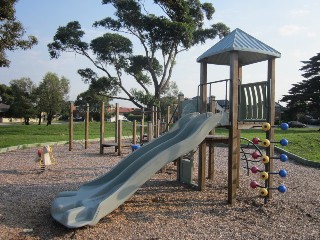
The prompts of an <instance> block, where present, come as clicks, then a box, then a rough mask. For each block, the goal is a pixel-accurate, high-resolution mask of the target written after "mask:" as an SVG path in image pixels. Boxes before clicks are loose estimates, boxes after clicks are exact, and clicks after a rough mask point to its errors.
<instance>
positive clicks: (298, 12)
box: [290, 9, 309, 17]
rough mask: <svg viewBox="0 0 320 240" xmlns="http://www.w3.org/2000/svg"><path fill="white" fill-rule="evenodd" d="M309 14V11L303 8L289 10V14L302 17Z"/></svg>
mask: <svg viewBox="0 0 320 240" xmlns="http://www.w3.org/2000/svg"><path fill="white" fill-rule="evenodd" d="M308 14H309V11H307V10H303V9H294V10H291V11H290V15H291V16H293V17H304V16H307V15H308Z"/></svg>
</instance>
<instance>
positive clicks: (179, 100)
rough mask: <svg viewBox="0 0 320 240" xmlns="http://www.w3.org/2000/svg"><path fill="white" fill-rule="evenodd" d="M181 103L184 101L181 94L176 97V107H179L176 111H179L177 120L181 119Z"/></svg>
mask: <svg viewBox="0 0 320 240" xmlns="http://www.w3.org/2000/svg"><path fill="white" fill-rule="evenodd" d="M183 101H184V95H183V94H182V93H181V94H179V95H178V104H179V105H178V106H179V109H178V110H179V112H178V113H179V114H178V117H179V118H181V116H182V110H183V109H182V102H183Z"/></svg>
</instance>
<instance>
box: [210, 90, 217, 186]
mask: <svg viewBox="0 0 320 240" xmlns="http://www.w3.org/2000/svg"><path fill="white" fill-rule="evenodd" d="M210 111H211V112H212V113H215V112H216V98H215V96H211V101H210ZM215 132H216V129H215V128H213V129H212V130H211V131H210V135H214V134H215ZM208 178H209V179H211V180H213V178H214V143H213V142H212V141H210V143H209V163H208Z"/></svg>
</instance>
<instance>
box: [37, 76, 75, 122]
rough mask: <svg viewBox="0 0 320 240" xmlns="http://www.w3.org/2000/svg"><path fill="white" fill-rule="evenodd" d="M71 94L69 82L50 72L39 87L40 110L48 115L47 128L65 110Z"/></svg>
mask: <svg viewBox="0 0 320 240" xmlns="http://www.w3.org/2000/svg"><path fill="white" fill-rule="evenodd" d="M68 93H69V80H68V79H66V78H65V77H61V78H60V79H59V77H58V76H57V75H56V74H55V73H51V72H48V73H47V74H46V75H45V76H44V78H43V80H42V82H40V84H39V87H38V98H39V109H40V110H41V111H42V112H46V114H47V126H48V125H51V122H52V119H53V117H54V116H55V115H56V114H58V113H60V112H61V111H62V109H63V106H64V104H65V101H67V98H68Z"/></svg>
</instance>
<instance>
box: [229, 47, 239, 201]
mask: <svg viewBox="0 0 320 240" xmlns="http://www.w3.org/2000/svg"><path fill="white" fill-rule="evenodd" d="M238 64H239V62H238V52H236V51H233V52H230V79H231V83H230V104H231V105H230V112H229V120H230V124H231V126H230V127H229V152H228V203H229V204H233V203H234V202H235V200H236V196H237V176H238V175H237V172H238V169H237V167H238V164H237V162H238V160H237V156H238V153H237V152H238V147H237V145H238V138H239V136H238V85H239V83H238V79H239V76H238V73H239V71H238Z"/></svg>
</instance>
